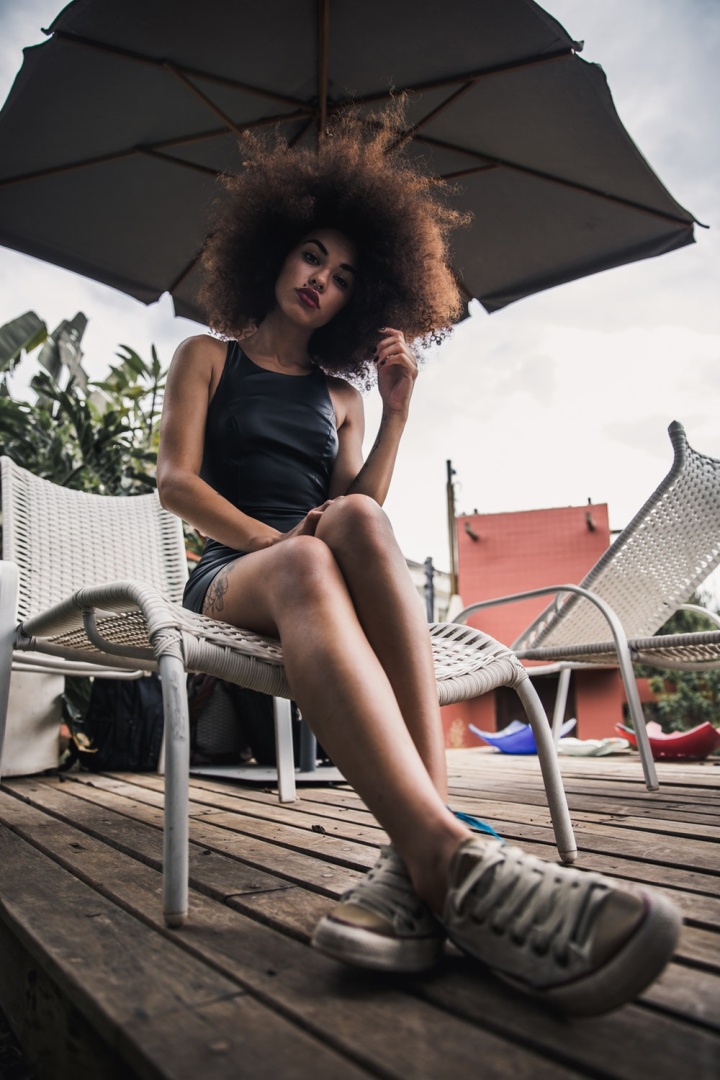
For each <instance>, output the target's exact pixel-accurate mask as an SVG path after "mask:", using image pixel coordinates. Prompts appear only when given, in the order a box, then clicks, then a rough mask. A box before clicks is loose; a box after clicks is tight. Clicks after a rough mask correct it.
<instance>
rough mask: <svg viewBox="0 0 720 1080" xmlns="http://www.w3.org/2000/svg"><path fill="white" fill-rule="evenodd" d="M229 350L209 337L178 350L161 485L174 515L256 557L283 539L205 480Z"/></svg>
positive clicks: (168, 397) (164, 426) (167, 406)
mask: <svg viewBox="0 0 720 1080" xmlns="http://www.w3.org/2000/svg"><path fill="white" fill-rule="evenodd" d="M226 349H227V346H226V345H225V343H224V342H222V341H218V340H217V339H216V338H211V337H209V336H208V335H199V336H198V337H192V338H188V339H187V340H186V341H183V342H182V344H181V345H180V346H179V347H178V349H177V351H176V352H175V356H174V357H173V361H172V364H171V365H170V371H169V372H168V377H167V384H166V388H165V402H164V405H163V415H162V423H161V426H160V447H159V450H158V465H157V485H158V495H159V496H160V502H161V503H162V505H163V506H164V507H165V508H166V509H167V510H171V511H172V513H173V514H177V516H178V517H181V518H183V519H184V520H185V521H187V522H189V523H190V524H191V525H194V526H195V528H197V529H199V530H200V532H202V533H205V534H206V535H207V536H212V537H213V539H214V540H218V541H219V542H220V543H221V544H227V545H228V547H232V548H235V549H236V550H238V551H257V550H259V549H260V548H264V547H269V546H270V545H271V544H274V543H277V541H278V539H280V537H281V536H282V535H283V534H281V533H279V532H278V531H277V530H276V529H271V528H270V526H269V525H264V524H263V523H262V522H261V521H256V520H255V518H251V517H248V515H247V514H243V513H242V512H241V511H240V510H237V509H236V508H235V507H234V506H233V505H232V503H230V502H228V501H227V499H224V498H223V497H222V495H219V494H218V493H217V491H214V490H213V488H211V487H210V485H209V484H207V483H205V481H204V480H201V479H200V468H201V465H202V458H203V444H204V440H205V420H206V417H207V410H208V405H209V403H210V399H211V397H212V394H213V392H214V391H215V388H216V386H217V384H218V382H219V380H220V375H221V374H222V369H223V365H224V363H225V355H226Z"/></svg>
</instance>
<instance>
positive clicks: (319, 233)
mask: <svg viewBox="0 0 720 1080" xmlns="http://www.w3.org/2000/svg"><path fill="white" fill-rule="evenodd" d="M356 265H357V252H356V250H355V247H354V245H353V244H352V243H351V242H350V241H349V240H348V239H347V237H346V236H343V234H342V233H340V232H337V230H336V229H313V230H312V232H309V233H308V234H307V236H306V237H305V238H304V240H303V241H302V243H301V244H298V246H297V247H296V248H293V250H292V251H291V252H290V254H289V255H288V257H287V259H286V260H285V262H284V264H283V268H282V270H281V271H280V276H279V277H278V279H277V283H276V285H275V299H276V300H277V303H278V307H279V308H280V309H281V311H282V312H283V313H284V314H285V315H286V316H287V317H288V318H289V319H291V320H292V322H294V323H296V324H298V325H300V326H303V327H306V328H307V329H309V330H317V328H318V327H320V326H324V325H325V324H326V323H328V322H330V320H331V319H332V318H334V317H335V315H337V314H338V312H339V311H342V309H343V308H344V307H345V305H346V304H347V302H348V300H349V299H350V296H351V294H352V290H353V286H354V284H355V269H354V267H355V266H356Z"/></svg>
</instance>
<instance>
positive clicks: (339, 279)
mask: <svg viewBox="0 0 720 1080" xmlns="http://www.w3.org/2000/svg"><path fill="white" fill-rule="evenodd" d="M335 282H336V284H338V285H339V286H340V288H341V289H347V287H348V283H347V281H346V280H345V278H342V277H337V276H336V277H335Z"/></svg>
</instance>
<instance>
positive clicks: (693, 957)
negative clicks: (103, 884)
mask: <svg viewBox="0 0 720 1080" xmlns="http://www.w3.org/2000/svg"><path fill="white" fill-rule="evenodd" d="M33 787H34V788H35V792H34V795H33V801H34V802H35V803H36V805H39V806H42V807H43V808H45V809H50V808H51V809H52V811H53V812H54V813H57V814H58V815H59V816H60V817H61V818H62V820H64V821H67V822H69V823H70V824H73V825H79V826H80V827H82V828H85V829H88V830H89V831H90V832H91V833H92V834H93V835H95V836H97V837H98V838H99V839H101V840H106V839H107V836H108V832H110V835H111V836H112V840H111V842H112V843H114V844H115V845H116V846H117V832H116V828H115V827H113V828H112V830H108V825H110V824H113V822H112V821H110V822H109V821H108V819H107V816H106V815H107V814H108V811H107V810H105V811H104V812H103V822H102V824H103V828H104V829H105V830H106V831H105V833H104V832H103V829H98V828H97V821H96V815H95V812H94V810H93V807H92V805H91V804H90V805H88V804H86V803H85V802H84V800H82V799H73V798H72V794H71V793H72V790H73V788H72V787H71V788H70V793H68V792H67V791H58V790H57V789H55V788H53V787H52V782H51V781H46V782H45V783H44V784H42V785H37V784H34V785H33ZM38 789H39V790H38ZM10 812H11V808H10V809H9V810H8V811H6V814H7V813H10ZM15 813H16V814H17V811H16V812H15ZM8 820H10V819H8ZM119 821H120V823H121V827H122V829H123V844H122V850H123V851H125V852H127V853H128V854H131V855H133V856H134V857H138V856H139V857H141V858H142V859H143V861H145V862H147V863H148V865H152V866H154V867H155V868H157V869H159V868H160V866H161V862H160V859H161V847H160V836H159V833H158V830H156V829H153V830H152V831H150V833H149V837H148V835H146V834H147V830H146V829H145V831H143V829H142V828H139V827H136V828H135V832H133V827H132V826H131V825H130V823H129V822H128V821H127V820H126V819H123V818H122V817H120V818H119ZM193 824H194V823H193ZM211 828H212V826H211ZM205 842H208V841H207V838H206V841H205ZM209 842H212V841H209ZM148 843H149V844H150V851H149V850H148ZM211 851H212V849H211V848H208V847H203V848H202V849H201V852H198V850H197V848H195V847H194V846H191V855H190V881H191V884H192V886H193V887H194V888H197V889H199V890H200V891H202V892H203V893H205V894H206V895H209V896H213V897H214V898H215V899H220V900H227V898H228V897H233V900H232V901H229V902H230V903H231V906H234V907H236V908H237V910H240V911H244V912H245V913H247V914H250V915H252V916H254V917H256V918H257V917H259V918H260V919H261V920H262V921H263V922H265V923H266V924H267V925H270V926H274V927H275V928H277V929H281V930H283V932H291V933H292V934H293V935H294V936H296V937H298V939H299V940H305V941H307V940H308V939H309V936H310V934H311V933H312V930H313V928H314V926H315V924H316V922H317V920H318V919H319V918H320V917H321V915H322V914H323V913H324V910H325V908H324V907H323V904H322V902H321V901H320V902H319V901H318V899H317V898H315V899H311V895H309V894H308V893H307V892H306V890H302V891H300V892H298V891H294V892H293V893H291V894H289V895H287V896H285V895H279V894H278V891H277V890H276V889H269V890H268V891H267V892H264V893H261V894H260V895H259V896H258V895H252V894H251V895H250V896H248V895H240V896H237V893H236V890H237V889H238V886H242V885H243V884H244V882H243V881H242V879H241V880H238V876H237V872H236V871H235V870H234V863H233V861H232V860H227V859H224V858H223V855H222V854H220V855H218V854H217V853H216V854H215V857H214V859H212V860H209V859H208V857H207V855H206V853H208V852H211ZM357 876H359V875H356V878H355V880H356V879H357ZM268 880H269V881H272V882H273V883H274V884H277V883H278V879H277V878H269V879H268ZM335 895H336V896H337V895H339V893H335ZM672 895H673V896H674V898H675V899H676V900H679V901H680V906H681V908H682V910H683V912H686V911H687V912H689V913H690V914H691V915H694V916H696V918H695V921H696V923H697V922H699V923H700V927H699V928H695V929H691V928H690V927H686V928H685V930H684V932H683V937H682V941H681V944H680V947H679V949H678V956H679V957H680V958H682V959H683V960H684V961H685V962H686V963H690V964H694V965H695V966H696V967H701V968H706V969H708V970H714V969H716V968H717V969H720V936H719V935H717V934H716V933H714V931H715V929H716V927H717V925H718V924H717V922H716V921H715V917H716V915H717V913H718V909H720V901H718V899H717V898H716V897H713V898H707V900H708V903H709V904H710V905H711V906H710V908H709V910H705V911H703V910H702V908H701V907H700V902H701V901H702V900H703V899H704V898H697V897H695V896H694V895H693V894H686V893H679V892H677V891H676V892H675V893H673V894H672ZM698 907H700V915H701V916H703V917H702V918H699V919H698V918H697V914H696V913H697V909H698ZM286 920H287V921H286ZM708 930H710V931H713V933H710V934H708V933H707V931H708Z"/></svg>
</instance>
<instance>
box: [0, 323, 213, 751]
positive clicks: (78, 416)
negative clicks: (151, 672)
mask: <svg viewBox="0 0 720 1080" xmlns="http://www.w3.org/2000/svg"><path fill="white" fill-rule="evenodd" d="M83 318H84V316H83ZM46 338H47V330H46V327H45V324H44V323H41V321H40V320H39V319H38V317H37V316H36V315H34V314H33V313H32V312H29V313H27V315H25V316H21V317H20V318H19V319H15V320H13V321H12V322H10V323H7V324H6V325H5V326H4V327H0V373H1V374H2V381H1V382H0V453H2V454H7V456H8V457H10V458H12V459H13V461H15V462H16V464H18V465H20V466H21V467H22V468H25V469H29V470H30V471H31V472H33V473H35V475H36V476H41V477H43V478H44V479H46V480H50V481H52V482H53V483H55V484H60V485H62V486H64V487H71V488H75V489H77V490H81V491H88V492H92V493H95V494H100V495H141V494H145V493H147V492H150V491H153V490H154V489H155V487H156V481H155V470H156V466H157V451H158V441H159V432H160V414H161V411H162V402H163V394H164V390H165V377H166V375H167V370H163V367H162V364H161V363H160V359H159V357H158V355H157V351H156V349H155V346H154V345H153V346H151V349H150V352H151V359H150V360H149V361H145V360H143V359H142V358H141V357H140V356H139V355H138V353H137V352H135V350H134V349H131V348H130V347H129V346H128V345H121V346H119V352H118V353H116V357H117V361H118V362H117V363H115V364H111V365H110V368H109V371H108V373H107V375H106V376H105V378H104V379H101V380H99V381H97V382H90V383H87V388H86V389H83V384H85V383H86V381H87V380H86V378H85V373H84V372H81V374H82V378H81V379H76V378H73V376H72V374H71V375H70V378H69V381H68V382H67V385H66V386H64V387H61V386H60V385H59V382H58V381H57V380H56V379H55V378H53V376H52V375H51V374H49V373H48V372H47V371H45V370H42V369H40V370H38V372H37V373H36V374H35V376H34V377H33V379H32V380H31V383H30V386H31V389H32V390H33V391H34V393H35V395H36V400H35V401H33V402H29V401H23V400H18V399H15V398H13V397H12V395H11V392H10V389H9V387H8V384H7V378H6V376H7V374H8V373H10V372H12V371H14V369H15V368H16V367H17V366H18V364H19V363H20V362H22V361H23V359H24V358H25V356H27V354H28V353H29V352H31V351H32V349H34V348H36V347H37V346H38V345H40V344H42V343H43V342H44V341H45V340H46ZM59 371H60V364H59V363H58V372H59ZM186 543H187V546H188V549H189V550H190V551H193V552H194V553H197V554H199V553H200V551H201V550H202V541H201V540H200V537H199V536H198V534H197V533H196V532H195V531H194V530H193V529H190V528H189V527H186ZM89 687H90V680H89V679H68V680H67V681H66V690H65V697H64V709H63V719H64V720H65V722H66V723H67V724H68V726H69V728H70V730H71V732H72V733H73V734H77V733H78V731H81V730H82V722H83V719H84V715H85V712H86V709H87V701H88V697H89Z"/></svg>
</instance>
